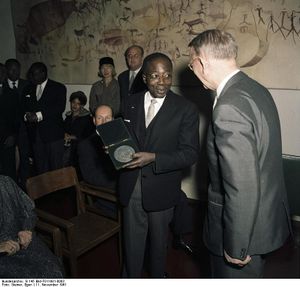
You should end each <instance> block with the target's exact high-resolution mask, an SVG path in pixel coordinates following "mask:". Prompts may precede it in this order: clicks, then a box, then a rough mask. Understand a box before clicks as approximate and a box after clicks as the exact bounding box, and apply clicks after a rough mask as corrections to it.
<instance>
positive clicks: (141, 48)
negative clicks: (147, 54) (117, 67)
mask: <svg viewBox="0 0 300 287" xmlns="http://www.w3.org/2000/svg"><path fill="white" fill-rule="evenodd" d="M132 48H138V49H139V50H140V51H141V54H142V57H143V56H144V49H143V47H141V46H139V45H131V46H130V47H128V48H127V49H126V51H125V53H124V56H125V57H127V54H128V52H129V50H130V49H132Z"/></svg>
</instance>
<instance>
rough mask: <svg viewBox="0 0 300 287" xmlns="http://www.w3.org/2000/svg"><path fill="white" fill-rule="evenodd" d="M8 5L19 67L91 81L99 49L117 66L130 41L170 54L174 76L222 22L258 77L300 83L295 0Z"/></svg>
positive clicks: (76, 0)
mask: <svg viewBox="0 0 300 287" xmlns="http://www.w3.org/2000/svg"><path fill="white" fill-rule="evenodd" d="M12 13H13V19H14V26H15V35H16V47H17V51H16V52H17V57H18V59H19V60H20V61H21V62H22V64H23V67H24V68H25V69H26V68H27V67H29V66H30V64H31V63H32V62H34V61H43V62H45V63H46V64H47V65H48V67H49V74H50V75H51V74H53V75H55V78H57V79H59V80H60V81H63V82H65V83H76V84H90V83H92V82H94V81H95V80H96V79H97V69H98V59H99V58H101V57H103V56H111V57H113V58H114V60H115V63H116V70H117V72H118V73H120V72H121V71H123V70H124V69H125V68H126V67H125V61H124V51H125V49H126V48H127V47H128V46H129V45H132V44H139V45H141V46H143V47H144V48H145V53H146V54H148V53H151V52H154V51H160V52H164V53H166V54H168V55H169V56H170V57H171V59H172V61H173V63H174V67H175V73H174V74H175V83H176V71H179V70H182V69H185V68H186V65H187V63H188V60H189V57H188V54H189V51H188V48H187V44H188V43H189V41H190V40H191V39H192V38H193V37H195V35H197V34H198V33H200V32H201V31H203V30H205V29H210V28H219V29H222V30H226V31H228V32H230V33H232V34H233V35H234V36H235V37H236V39H237V41H238V44H239V57H238V62H239V65H240V66H241V68H242V69H243V70H245V71H246V72H247V73H249V74H250V75H251V76H253V77H254V78H255V79H257V80H258V81H260V82H262V83H263V84H265V85H266V86H268V87H271V88H295V89H296V88H298V89H299V88H300V84H299V82H300V81H299V79H298V78H297V74H298V73H299V71H300V53H299V52H298V51H299V48H300V1H298V0H164V1H161V0H139V1H134V0H86V1H80V0H47V1H38V0H23V1H17V0H12ZM287 72H288V74H289V76H287Z"/></svg>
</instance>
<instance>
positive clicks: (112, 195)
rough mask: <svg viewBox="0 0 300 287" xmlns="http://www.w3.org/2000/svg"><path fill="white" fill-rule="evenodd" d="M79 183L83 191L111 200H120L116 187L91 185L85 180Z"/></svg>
mask: <svg viewBox="0 0 300 287" xmlns="http://www.w3.org/2000/svg"><path fill="white" fill-rule="evenodd" d="M79 184H80V190H81V192H83V193H85V194H89V195H92V196H95V197H98V198H103V199H106V200H109V201H111V202H118V198H117V194H116V191H115V190H114V189H110V188H106V187H100V186H95V185H91V184H88V183H86V182H84V181H81V182H80V183H79Z"/></svg>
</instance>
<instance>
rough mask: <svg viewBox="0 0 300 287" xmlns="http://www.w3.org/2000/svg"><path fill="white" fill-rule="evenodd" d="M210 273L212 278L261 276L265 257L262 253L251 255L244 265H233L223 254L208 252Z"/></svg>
mask: <svg viewBox="0 0 300 287" xmlns="http://www.w3.org/2000/svg"><path fill="white" fill-rule="evenodd" d="M210 261H211V275H212V277H213V278H262V277H263V271H264V265H265V258H264V256H262V255H254V256H251V261H250V262H249V263H248V264H247V265H245V266H244V267H239V266H235V265H233V264H230V263H228V262H227V261H226V259H225V257H223V256H216V255H213V254H210Z"/></svg>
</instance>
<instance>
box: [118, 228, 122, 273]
mask: <svg viewBox="0 0 300 287" xmlns="http://www.w3.org/2000/svg"><path fill="white" fill-rule="evenodd" d="M118 241H119V263H120V268H121V269H122V264H123V248H122V244H123V242H122V232H121V230H120V231H119V233H118Z"/></svg>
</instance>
